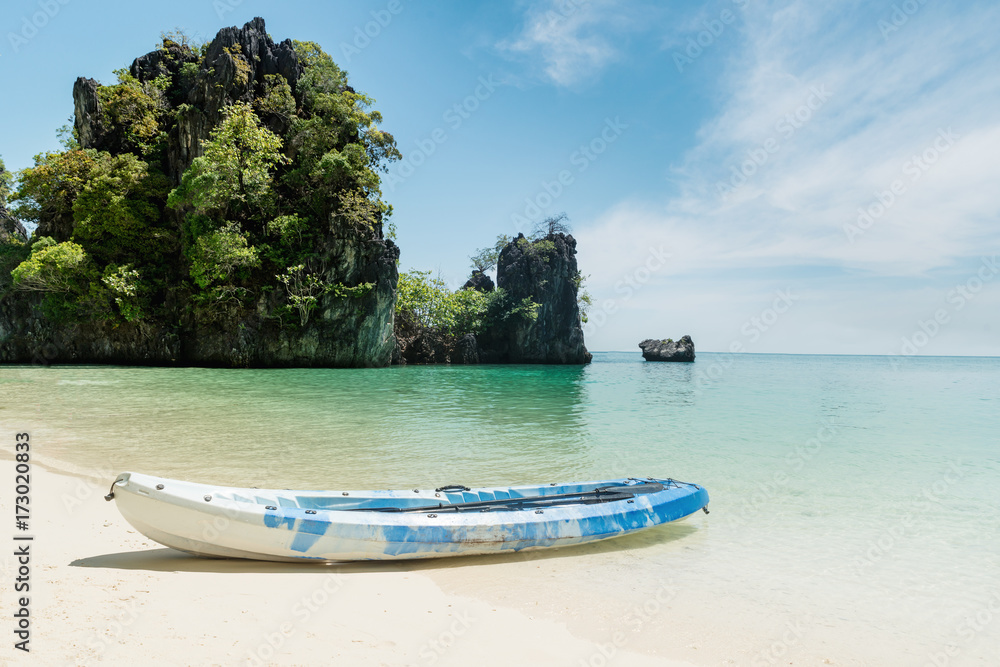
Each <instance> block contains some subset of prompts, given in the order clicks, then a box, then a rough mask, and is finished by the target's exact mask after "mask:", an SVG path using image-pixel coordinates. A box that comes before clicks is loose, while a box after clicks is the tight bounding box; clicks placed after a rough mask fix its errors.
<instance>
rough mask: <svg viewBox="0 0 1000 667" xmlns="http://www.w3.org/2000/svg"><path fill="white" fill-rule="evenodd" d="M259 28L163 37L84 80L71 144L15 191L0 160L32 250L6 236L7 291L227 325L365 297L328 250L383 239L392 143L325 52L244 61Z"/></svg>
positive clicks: (172, 321)
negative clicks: (198, 38)
mask: <svg viewBox="0 0 1000 667" xmlns="http://www.w3.org/2000/svg"><path fill="white" fill-rule="evenodd" d="M257 21H259V24H258V23H256V22H257ZM262 28H263V21H260V20H259V19H257V20H255V22H252V23H251V24H247V26H245V27H244V28H243V29H242V32H241V31H239V30H237V29H227V31H228V32H227V31H223V32H222V33H220V37H218V38H217V39H216V40H215V41H214V42H212V43H210V44H206V45H203V46H201V47H198V48H193V47H192V46H191V45H190V44H188V43H187V40H186V39H184V38H183V36H180V35H170V36H165V37H164V38H163V41H162V44H161V45H160V47H159V48H158V49H157V50H156V51H154V52H152V53H150V54H147V55H146V56H143V57H141V58H139V59H137V60H136V61H135V63H133V65H132V67H131V68H130V69H122V70H118V71H116V76H117V83H115V84H112V85H100V84H97V83H96V82H93V81H90V80H84V79H81V80H79V81H78V82H77V88H75V89H74V98H75V101H76V107H77V118H76V125H75V128H74V131H73V138H72V139H70V140H67V141H66V142H65V145H66V150H64V151H62V152H54V153H44V154H40V155H38V156H36V158H35V162H34V166H32V167H29V168H27V169H24V170H22V171H21V172H20V173H19V174H18V175H17V179H16V187H14V188H13V189H12V187H11V186H12V182H11V179H10V175H9V174H7V172H5V171H3V170H2V168H0V205H2V204H5V203H6V202H7V200H8V199H9V200H10V203H11V205H12V207H13V211H12V212H13V214H14V215H15V216H16V217H17V218H19V219H20V220H22V221H24V222H26V223H28V224H29V226H32V225H33V226H35V227H36V230H35V233H34V234H33V235H32V237H31V240H30V249H29V248H24V249H22V250H17V249H15V248H14V246H15V245H16V244H17V241H16V240H13V239H6V240H5V241H4V243H3V245H4V246H5V247H4V248H2V249H0V255H2V257H0V259H2V258H4V257H7V258H9V257H12V256H13V257H15V259H17V260H18V262H16V263H15V262H13V261H12V260H7V261H5V262H4V263H5V265H11V264H13V265H12V266H5V269H6V270H5V274H6V276H9V277H10V279H9V280H6V281H0V291H3V290H8V291H9V290H17V291H20V292H23V293H29V292H41V293H44V295H45V296H44V310H45V312H46V313H47V314H48V315H49V316H51V317H52V318H53V319H54V320H55V321H61V322H66V321H75V322H83V321H95V320H96V321H103V322H106V323H107V324H108V325H110V326H113V327H117V326H121V325H124V324H127V323H138V322H146V323H153V324H156V325H165V326H181V325H182V324H183V323H184V322H188V323H189V324H190V323H192V322H193V323H194V325H197V324H198V323H199V322H201V323H206V322H208V323H211V322H216V323H218V326H220V327H222V326H224V325H227V324H228V325H232V324H234V323H236V322H238V321H242V318H245V317H246V316H247V314H248V313H256V312H260V313H262V315H261V316H262V317H263V318H264V319H273V320H275V321H277V322H279V323H280V325H281V326H282V327H291V328H296V327H301V326H305V325H306V324H307V322H308V321H309V315H310V313H311V312H312V311H313V310H315V309H316V308H317V307H319V302H320V299H321V298H323V297H329V298H335V299H357V298H360V297H362V296H364V295H365V294H367V293H369V292H370V290H371V289H372V287H373V285H374V283H373V282H370V281H369V282H365V281H362V280H358V279H357V278H355V279H353V280H352V281H350V282H345V281H344V280H338V279H336V278H335V276H337V275H339V274H338V270H337V269H338V267H337V266H335V263H336V261H337V258H336V257H331V253H333V252H335V251H336V252H339V250H337V249H340V248H342V247H343V244H344V243H347V244H351V243H364V242H366V241H369V240H376V241H377V240H381V239H383V238H384V237H383V226H384V225H386V223H387V221H388V218H389V216H390V215H391V212H392V211H391V207H390V206H388V205H387V204H386V203H385V202H384V201H383V199H382V193H381V191H380V178H379V173H380V172H382V171H384V170H385V169H386V165H387V163H389V162H391V161H392V160H395V159H398V158H399V157H400V155H399V152H398V151H397V149H396V146H395V141H394V139H393V138H392V136H391V135H390V134H388V133H386V132H383V131H382V130H380V129H379V128H378V125H379V123H380V122H381V120H382V117H381V115H380V114H379V112H377V111H375V110H373V109H372V108H371V106H372V104H373V100H372V99H371V98H369V97H367V96H365V95H363V94H361V93H358V92H356V91H354V89H353V88H351V87H350V86H349V85H348V81H347V74H346V73H345V72H343V71H342V70H341V69H340V68H339V67H337V65H336V64H335V63H334V62H333V60H332V59H331V58H330V56H329V55H327V54H326V53H325V52H324V51H323V50H322V49H321V48H320V47H319V46H318V45H317V44H314V43H311V42H294V43H292V42H287V41H286V42H283V43H282V44H279V45H275V44H274V43H273V42H271V41H270V38H266V42H267V44H264V45H263V46H260V50H258V51H257V52H254V53H250V52H246V53H245V52H244V49H245V45H252V46H254V47H257V46H258V45H260V42H261V41H262V38H261V34H260V33H261V32H262V30H261V29H262ZM247 50H248V51H249V48H248V47H247ZM262 53H263V58H262ZM389 231H390V232H391V228H390V229H389ZM7 246H9V247H7ZM29 252H30V254H29ZM18 253H20V254H18ZM340 273H342V274H350V273H352V272H351V271H341V272H340ZM354 273H356V272H354Z"/></svg>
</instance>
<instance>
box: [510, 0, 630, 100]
mask: <svg viewBox="0 0 1000 667" xmlns="http://www.w3.org/2000/svg"><path fill="white" fill-rule="evenodd" d="M629 23H630V21H628V20H627V19H626V18H625V16H624V15H623V14H622V12H621V11H620V10H619V8H617V7H616V3H615V2H611V1H610V0H550V1H549V2H546V3H542V4H540V5H535V6H533V7H532V8H531V9H530V10H529V11H528V13H527V15H526V17H525V24H524V28H523V30H522V31H521V33H520V34H519V35H518V36H517V37H515V38H513V39H509V40H503V41H501V42H500V43H498V44H497V48H498V49H499V50H500V51H501V52H503V53H505V54H507V55H509V56H513V57H520V56H525V57H528V58H530V59H532V60H533V61H536V62H540V67H541V72H540V74H541V76H542V77H543V78H545V79H547V80H549V81H551V82H552V83H555V84H556V85H559V86H574V85H577V84H579V83H580V82H581V81H583V80H584V79H588V78H592V77H594V76H595V74H597V73H599V72H600V71H601V70H602V69H604V67H606V66H607V65H608V64H609V63H611V62H614V61H615V60H617V59H618V58H619V57H620V56H621V53H620V51H619V50H618V49H617V48H616V47H615V46H614V44H613V42H612V36H613V35H614V34H615V33H616V32H618V31H621V30H623V29H624V28H625V27H626V25H627V24H629Z"/></svg>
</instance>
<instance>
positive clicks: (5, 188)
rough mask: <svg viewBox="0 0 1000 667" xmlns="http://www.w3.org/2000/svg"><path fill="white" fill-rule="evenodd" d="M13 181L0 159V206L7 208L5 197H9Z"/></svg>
mask: <svg viewBox="0 0 1000 667" xmlns="http://www.w3.org/2000/svg"><path fill="white" fill-rule="evenodd" d="M13 180H14V179H13V176H11V173H10V172H9V171H7V167H5V166H4V163H3V158H0V206H3V207H6V206H7V197H9V196H10V186H11V183H12V182H13Z"/></svg>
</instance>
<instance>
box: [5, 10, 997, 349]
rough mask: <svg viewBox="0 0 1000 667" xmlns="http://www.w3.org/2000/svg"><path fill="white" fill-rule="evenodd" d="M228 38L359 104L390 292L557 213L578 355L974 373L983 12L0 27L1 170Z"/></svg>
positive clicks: (989, 315)
mask: <svg viewBox="0 0 1000 667" xmlns="http://www.w3.org/2000/svg"><path fill="white" fill-rule="evenodd" d="M254 16H263V17H264V18H265V20H266V21H267V26H268V31H269V32H270V33H271V34H272V36H274V38H275V39H278V40H280V39H284V38H286V37H291V38H295V39H303V40H313V41H316V42H319V43H320V44H321V45H323V47H324V48H325V49H326V50H327V51H328V52H329V53H330V54H331V55H332V56H333V57H334V59H335V60H336V61H337V62H338V63H339V64H340V65H341V66H342V67H343V68H344V69H346V70H347V71H348V72H349V74H350V77H351V82H352V84H353V85H354V86H355V87H356V88H358V89H359V90H362V91H364V92H366V93H368V94H369V95H371V96H372V97H374V98H375V99H376V100H377V103H376V108H378V109H379V110H380V111H382V113H383V114H384V116H385V122H384V124H383V127H384V129H386V130H387V131H389V132H391V133H392V134H393V135H394V136H395V137H396V139H397V142H398V144H399V147H400V149H401V151H402V152H403V155H404V158H405V162H404V163H399V164H397V165H395V166H394V167H393V168H392V170H391V172H392V176H391V177H390V178H389V179H388V180H387V182H386V184H385V187H384V191H385V195H386V198H387V199H388V201H389V202H390V203H391V204H393V206H394V207H395V211H396V215H395V223H396V225H397V227H398V239H397V241H398V243H399V245H400V246H401V248H402V258H401V268H402V269H404V270H406V269H410V268H420V269H431V270H434V271H437V272H439V273H440V275H441V276H442V277H444V278H445V279H446V280H448V281H449V282H450V283H451V284H453V285H456V286H457V285H459V284H461V282H462V281H464V279H465V277H466V275H467V272H468V260H467V258H468V256H469V255H470V254H471V253H472V252H473V251H474V250H475V249H476V248H478V247H482V246H485V245H489V244H491V243H492V241H493V240H494V239H495V238H496V236H497V235H498V234H516V233H517V232H518V231H520V230H521V229H523V228H524V226H525V225H526V224H530V222H531V221H534V220H538V219H541V218H543V217H545V216H547V215H552V214H556V213H560V212H566V213H567V214H568V215H569V218H570V223H571V225H572V227H573V231H574V236H575V237H576V238H577V240H578V250H579V255H578V259H579V262H580V266H581V269H582V270H583V272H584V273H586V274H588V275H589V276H590V277H589V279H588V288H589V291H590V292H591V294H592V295H593V297H594V302H595V303H594V307H593V309H592V312H591V316H590V323H589V324H588V326H587V327H586V336H587V344H588V347H590V348H591V349H593V350H633V351H634V350H637V349H638V348H637V347H636V344H637V343H638V341H640V340H642V339H644V338H649V337H668V336H669V337H673V338H677V337H679V336H681V335H683V334H690V335H691V336H692V337H693V338H694V340H695V343H696V346H697V347H698V349H700V350H706V351H730V350H734V351H742V352H794V353H835V354H892V355H902V356H906V355H910V354H941V355H949V354H961V355H965V354H971V355H998V354H1000V229H998V225H997V217H998V208H1000V206H998V202H1000V194H998V193H1000V187H998V185H997V183H998V182H1000V159H998V157H997V156H998V155H1000V58H998V56H1000V41H998V40H997V39H996V35H997V34H998V32H1000V6H997V5H996V4H995V3H988V2H957V1H953V2H930V1H929V0H926V1H923V2H922V1H921V0H905V1H903V2H899V1H897V2H836V1H834V2H828V3H816V2H797V1H789V0H786V1H782V2H768V1H765V0H719V1H717V2H707V3H703V4H699V5H695V3H686V2H683V3H682V2H679V1H678V2H649V1H643V0H634V1H631V2H616V1H613V0H560V1H550V0H539V1H536V2H491V3H486V2H481V3H477V2H459V1H457V0H453V1H448V2H435V3H431V2H427V1H424V2H417V1H416V0H412V1H407V0H396V1H393V0H384V1H382V0H377V1H373V2H367V1H365V2H359V1H354V2H350V3H348V2H329V1H326V2H318V1H316V2H286V3H280V4H279V3H265V2H263V1H261V0H242V2H240V1H239V0H217V1H215V2H213V1H212V0H198V1H192V0H175V1H174V2H171V3H135V2H88V3H84V2H83V1H82V0H41V1H39V0H34V1H32V2H29V1H25V0H7V2H5V3H4V7H3V9H2V10H0V89H2V90H3V91H4V95H3V96H2V98H0V156H2V157H3V158H4V160H5V161H6V163H7V166H8V168H10V169H17V168H21V167H24V166H27V165H29V164H30V163H31V158H32V156H33V155H34V154H35V153H37V152H40V151H42V150H47V149H54V148H56V147H57V146H58V143H57V138H56V136H55V132H54V131H55V129H56V128H58V127H59V126H60V125H62V124H64V123H65V122H66V121H67V118H68V117H69V116H70V115H71V114H72V111H73V110H72V98H71V89H72V84H73V81H74V80H75V78H76V77H77V76H89V77H94V78H97V79H98V80H101V81H104V82H112V81H113V80H114V76H113V74H112V70H114V69H115V68H118V67H123V66H127V65H128V64H129V63H131V61H132V59H133V58H134V57H136V56H138V55H141V54H143V53H145V52H147V51H149V50H151V49H152V48H153V47H154V46H155V44H156V43H157V42H158V39H159V35H160V33H161V31H165V30H170V29H173V28H175V27H180V28H183V29H184V30H185V31H186V32H187V33H188V34H190V35H193V36H194V37H196V38H198V39H208V38H211V37H212V36H213V35H214V34H215V32H216V31H217V30H218V29H219V28H220V27H222V26H225V25H242V24H243V23H244V22H246V21H247V20H249V19H251V18H252V17H254ZM366 31H367V34H366Z"/></svg>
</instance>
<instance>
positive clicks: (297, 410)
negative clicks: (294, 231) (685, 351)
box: [0, 353, 1000, 665]
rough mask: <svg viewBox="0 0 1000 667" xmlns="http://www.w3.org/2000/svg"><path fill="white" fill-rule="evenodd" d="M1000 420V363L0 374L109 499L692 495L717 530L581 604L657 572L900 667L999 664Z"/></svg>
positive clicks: (648, 556) (728, 361)
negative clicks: (877, 646)
mask: <svg viewBox="0 0 1000 667" xmlns="http://www.w3.org/2000/svg"><path fill="white" fill-rule="evenodd" d="M998 408H1000V359H996V358H919V359H909V360H906V361H903V362H901V363H898V364H895V365H894V364H893V363H891V362H890V360H888V359H887V358H884V357H841V356H786V355H738V356H730V355H719V354H715V355H713V354H707V353H705V354H700V355H699V357H698V360H697V361H696V362H695V363H694V364H653V363H646V362H643V361H642V360H641V358H640V357H639V355H638V354H625V353H598V354H596V355H595V358H594V363H593V364H591V365H589V366H587V367H555V366H473V367H461V366H454V367H449V366H433V367H404V368H389V369H363V370H300V369H290V370H222V369H199V368H121V367H67V366H60V367H52V368H40V367H23V366H22V367H17V366H13V367H12V366H7V367H2V368H0V425H2V426H3V430H4V432H6V433H12V432H14V431H15V430H19V431H20V430H30V431H31V432H32V439H33V442H34V443H35V446H36V449H37V451H39V452H40V453H42V454H44V456H45V457H46V458H48V459H50V460H56V461H61V462H64V463H67V464H71V465H73V466H76V467H78V468H82V469H85V470H91V471H94V470H96V471H100V472H102V473H104V474H106V476H107V479H108V483H109V484H110V481H111V479H113V475H114V473H117V472H120V471H124V470H134V471H139V472H147V473H151V474H157V475H163V476H166V477H180V478H185V479H190V480H194V481H204V482H214V483H221V484H233V485H238V486H259V487H278V488H295V487H298V488H357V489H363V488H417V487H429V486H441V485H444V484H453V483H462V484H467V485H480V484H507V483H531V482H547V481H553V482H555V481H575V480H589V479H601V478H608V477H618V476H627V475H635V476H672V477H675V478H678V479H681V480H685V481H693V482H698V483H700V484H703V485H704V486H706V487H707V488H708V490H709V492H710V494H711V496H712V503H711V505H710V509H711V510H712V514H711V515H710V516H709V517H704V516H700V517H699V518H697V519H696V520H694V521H690V522H688V523H687V524H683V525H678V526H674V527H671V528H669V529H667V531H666V532H660V533H657V534H654V535H653V536H652V537H650V538H648V539H645V538H642V539H639V538H637V539H636V541H633V542H632V543H631V546H632V547H639V548H638V549H630V550H629V551H628V553H627V557H628V558H629V566H628V567H622V568H606V569H605V570H604V571H603V572H602V574H601V577H600V581H596V582H593V585H594V587H595V589H596V590H607V591H611V590H624V589H631V588H635V587H636V586H635V584H636V582H637V581H640V582H641V581H643V580H644V578H645V579H647V580H648V581H654V580H658V579H661V578H662V574H663V572H664V571H665V570H669V572H670V573H671V575H672V576H673V577H675V578H677V579H681V580H683V581H684V582H685V586H688V587H690V588H691V589H692V590H694V589H697V590H702V591H704V592H705V594H706V596H707V597H712V598H713V599H732V600H734V601H735V602H736V603H739V601H741V600H742V601H743V602H745V603H746V605H748V607H747V608H749V606H753V608H754V609H763V610H764V613H769V614H774V615H775V616H776V617H780V618H791V619H806V620H807V621H808V624H809V625H810V627H813V628H816V630H815V631H814V635H816V636H817V637H821V638H823V641H824V642H827V641H828V642H829V643H831V644H832V648H831V651H830V653H831V654H834V655H836V654H837V649H838V642H839V643H842V644H843V645H845V646H846V645H848V644H850V643H852V642H854V639H853V637H854V633H857V632H862V631H863V632H865V633H868V634H870V635H872V636H874V637H875V638H876V642H882V643H883V644H884V645H885V646H890V647H891V646H896V645H898V646H900V647H906V655H905V656H902V655H898V654H893V653H891V651H890V653H889V654H890V655H896V656H897V657H899V661H898V664H914V665H923V664H926V663H928V661H930V660H931V659H932V658H931V656H934V655H938V654H939V653H940V652H941V651H943V650H944V648H945V647H946V646H947V645H949V644H950V645H952V646H953V647H954V648H955V649H957V650H958V653H957V654H955V655H953V656H949V657H948V664H952V665H962V664H969V665H972V664H996V660H997V658H998V656H1000V613H996V614H994V613H993V612H992V611H989V610H990V605H991V604H993V605H994V607H995V608H996V609H997V611H998V612H1000V530H998V529H1000V447H998V441H1000V438H998V435H1000V409H998ZM5 440H10V438H5ZM673 537H676V538H677V539H673ZM636 556H638V558H636ZM625 557H626V555H625V554H622V555H621V556H620V557H619V559H624V558H625ZM610 558H612V559H613V558H614V556H613V555H612V556H610ZM567 585H571V584H569V583H568V582H567ZM994 596H996V597H994ZM994 600H995V601H994ZM984 610H985V611H984ZM986 612H989V615H990V619H989V622H988V623H983V622H982V621H983V620H984V619H985V618H986V616H985V615H984V614H985V613H986ZM977 614H978V615H979V621H976V620H975V619H976V616H977ZM993 615H996V616H997V618H996V619H993V618H992V616H993ZM967 618H970V619H972V621H973V623H972V625H969V624H968V622H967V621H966V619H967ZM831 628H832V629H831ZM977 628H978V629H977ZM817 641H818V640H817ZM852 655H854V654H852ZM857 655H859V656H861V657H860V659H866V656H867V659H868V660H874V662H875V663H879V662H880V661H879V659H878V655H879V654H877V653H869V654H865V653H863V652H862V653H857ZM768 660H769V659H768ZM768 660H765V661H764V663H763V664H769V662H768ZM748 664H749V663H748ZM931 664H933V663H931Z"/></svg>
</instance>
